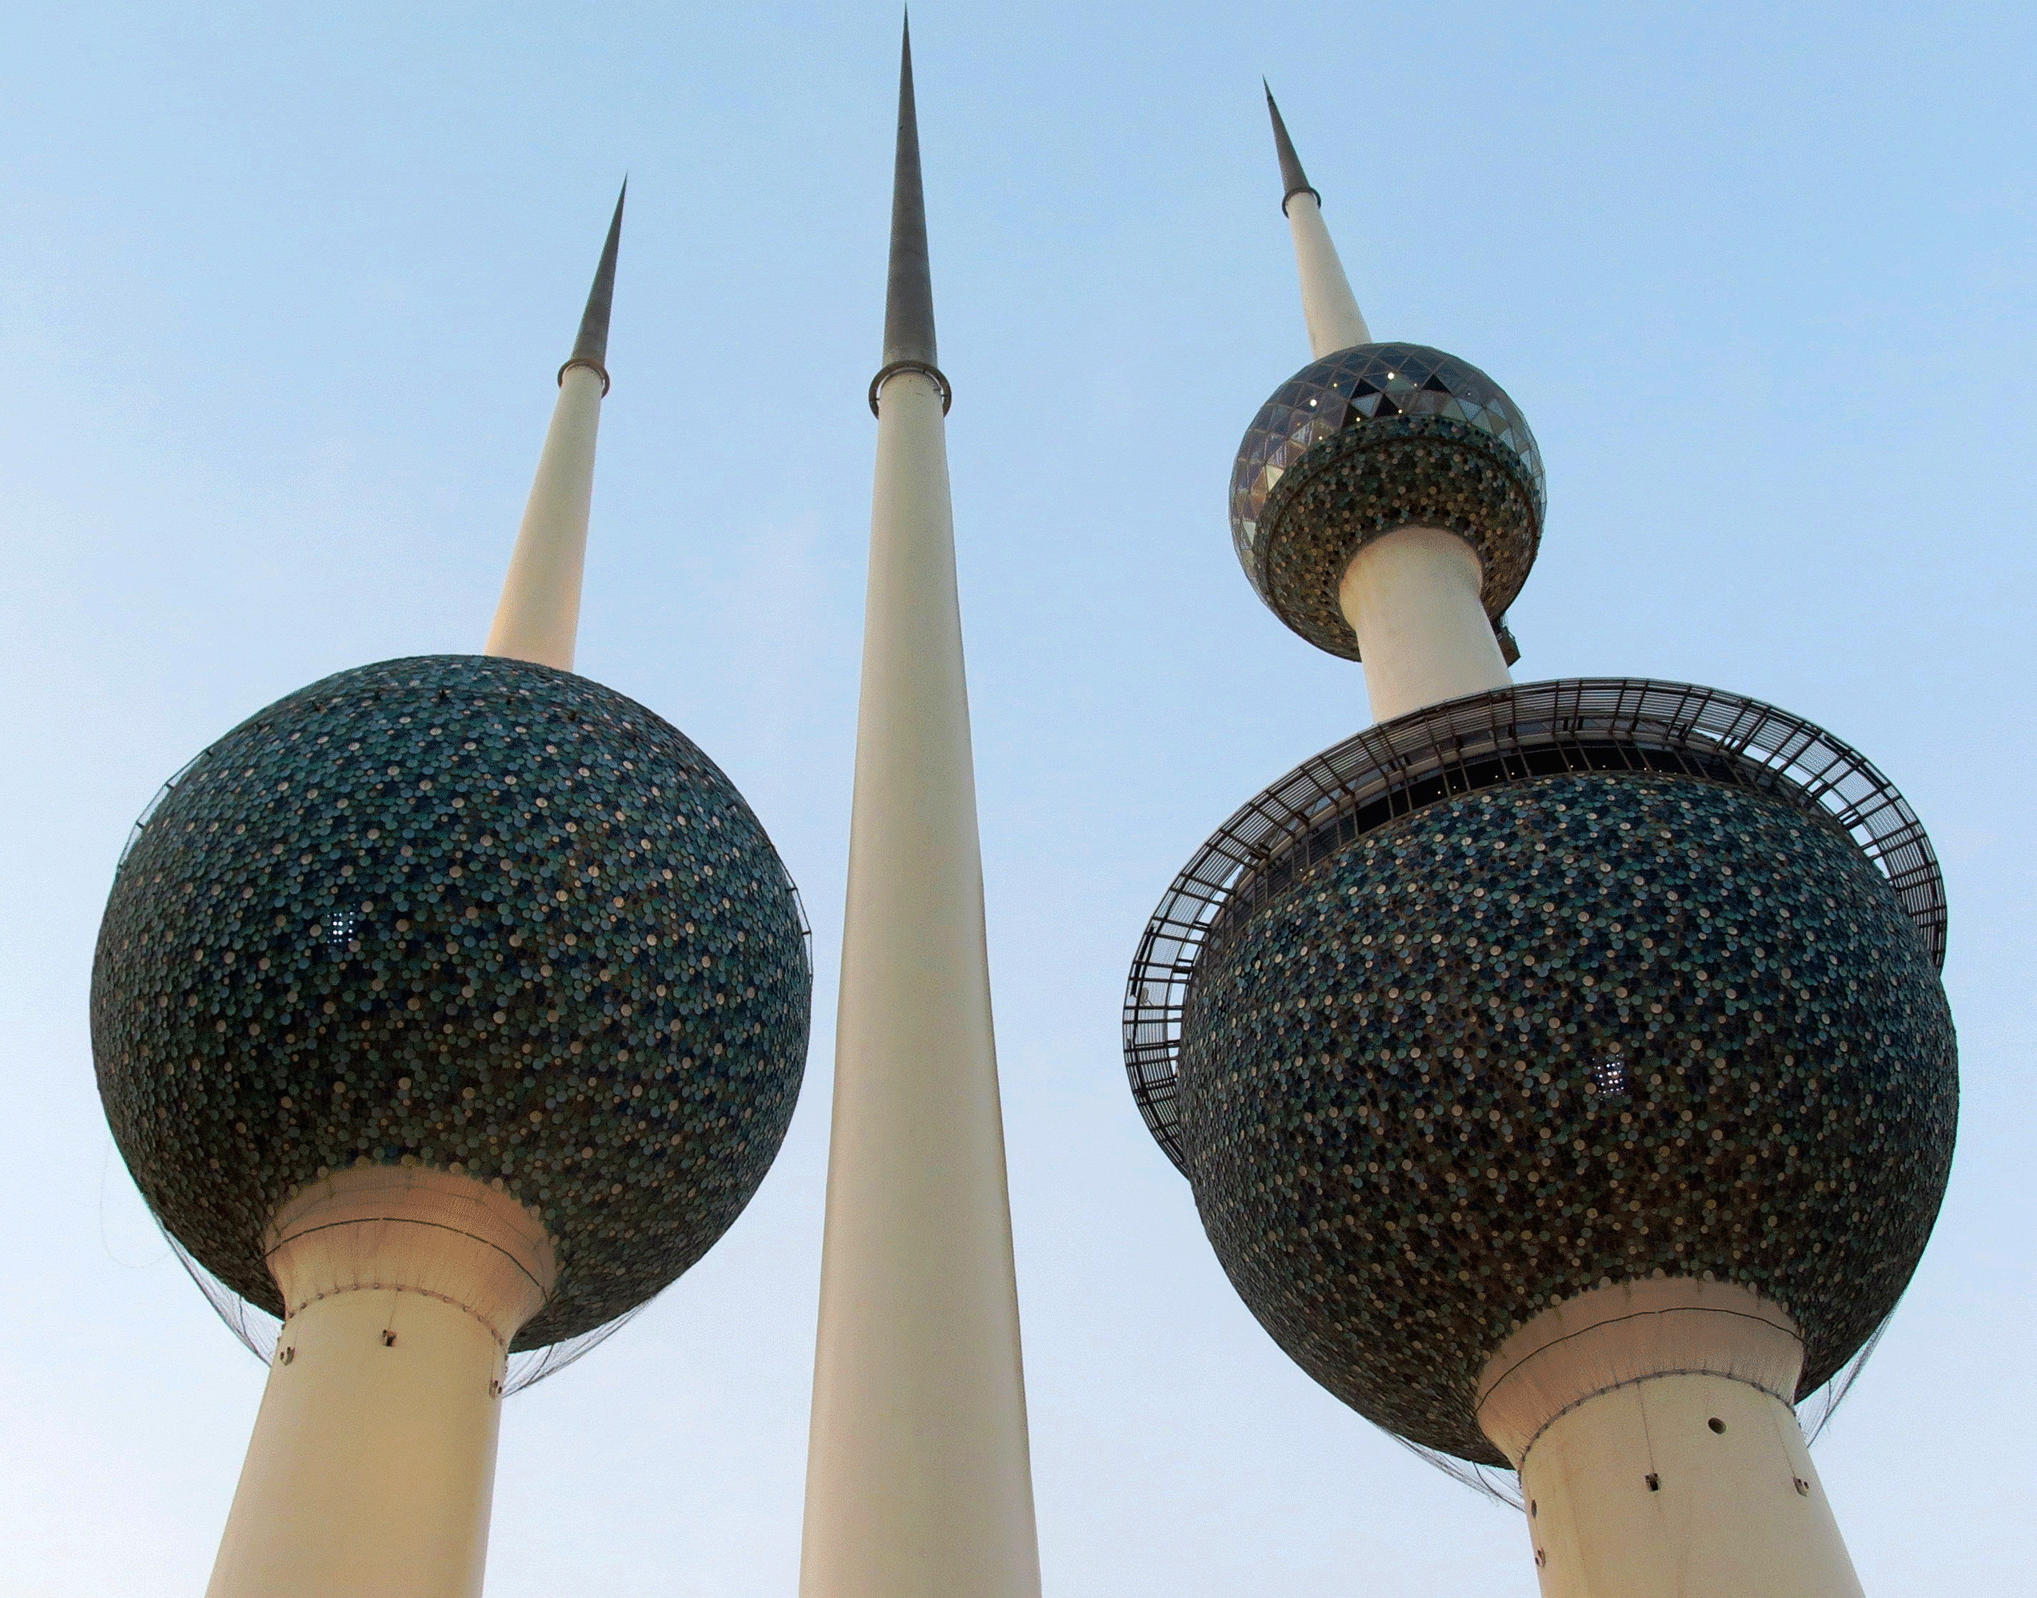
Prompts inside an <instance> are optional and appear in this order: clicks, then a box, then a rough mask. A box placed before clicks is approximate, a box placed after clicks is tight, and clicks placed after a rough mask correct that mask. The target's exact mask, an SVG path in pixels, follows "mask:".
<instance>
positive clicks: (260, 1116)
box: [92, 655, 811, 1348]
mask: <svg viewBox="0 0 2037 1598" xmlns="http://www.w3.org/2000/svg"><path fill="white" fill-rule="evenodd" d="M810 997H811V974H810V971H809V966H808V961H807V955H806V947H805V937H804V932H803V928H802V924H801V919H800V915H799V910H798V906H797V901H796V899H795V897H794V893H793V888H792V884H791V881H790V880H789V879H788V877H787V876H786V874H785V870H784V867H783V866H782V865H781V864H780V862H779V859H778V855H777V852H776V851H775V850H774V849H773V848H772V846H771V842H770V840H769V839H768V838H767V837H766V836H765V834H764V831H763V829H762V827H760V826H759V825H758V823H757V819H756V817H755V816H754V815H753V814H752V813H751V811H750V809H749V807H748V806H747V805H746V804H745V803H744V802H743V799H742V796H741V795H740V794H738V793H737V792H736V790H735V788H734V787H733V786H732V785H731V784H730V783H729V781H728V779H727V778H726V777H724V776H723V775H722V773H721V771H720V770H719V769H718V768H717V767H716V766H715V764H714V763H713V762H712V761H711V760H709V759H708V758H707V756H706V755H704V754H702V753H701V751H700V750H699V749H698V748H696V747H695V746H694V744H693V743H692V742H691V741H689V740H688V739H687V738H686V737H685V736H684V735H683V734H682V733H680V732H679V731H678V730H677V729H676V728H674V727H672V726H671V725H670V724H668V723H667V722H665V721H664V720H663V719H661V718H660V717H658V716H657V715H655V714H653V713H652V712H651V711H649V710H646V709H645V708H644V707H643V706H641V705H639V704H636V703H634V702H633V701H631V700H629V699H626V698H624V697H623V696H622V695H620V694H617V693H614V692H612V691H611V690H609V689H606V688H603V687H601V686H600V685H599V684H596V683H593V682H589V681H588V680H587V679H585V678H583V677H577V676H574V675H573V674H571V673H569V672H562V671H556V670H553V669H552V668H550V667H546V666H539V665H533V664H531V663H528V662H524V661H516V660H505V659H494V658H488V657H481V656H465V655H460V656H436V657H425V658H420V659H411V660H396V661H387V662H384V663H382V664H380V665H375V666H367V667H363V668H361V669H359V670H356V671H348V672H342V673H340V674H339V675H337V676H334V677H329V678H327V679H325V680H324V681H323V682H320V683H316V684H314V685H312V686H311V687H309V688H306V689H304V690H303V691H301V692H299V693H296V694H293V695H291V696H290V697H289V698H287V699H284V700H281V701H279V702H278V703H277V704H274V705H272V706H270V707H269V708H268V709H267V710H264V711H262V712H260V713H259V714H257V715H255V716H253V717H252V718H250V719H249V720H248V721H246V722H244V723H243V724H242V725H241V726H239V727H237V728H235V729H234V730H233V731H232V732H230V733H228V734H227V735H226V736H225V737H224V738H222V739H220V741H219V742H218V743H216V744H214V745H213V746H212V747H211V748H210V749H208V750H207V751H206V752H205V753H204V754H203V755H201V756H200V757H199V758H198V760H197V761H195V762H194V763H193V764H192V765H191V766H190V767H189V768H188V769H187V770H186V771H185V772H184V773H182V774H181V775H180V777H178V778H177V779H175V780H174V781H173V783H172V784H171V786H170V787H169V788H168V789H167V790H166V791H165V792H164V794H163V795H162V796H161V797H160V798H159V800H158V802H157V804H156V805H155V806H154V807H152V809H151V811H150V812H149V814H148V815H146V816H145V817H144V820H143V824H142V825H141V826H140V827H139V828H138V830H137V834H136V837H135V839H134V841H133V842H132V844H131V846H130V848H129V851H128V853H127V854H126V856H125V857H124V859H123V860H122V862H121V866H120V870H119V873H118V875H117V876H116V878H115V881H114V886H113V893H112V897H111V900H110V902H109V903H108V905H107V910H106V918H105V921H104V923H103V924H102V927H101V929H100V938H99V948H98V956H97V961H96V965H95V968H94V972H93V995H92V1040H93V1052H94V1055H95V1057H96V1060H97V1065H98V1073H99V1085H100V1093H101V1096H102V1097H103V1099H104V1101H105V1104H106V1110H107V1116H108V1119H109V1120H110V1121H111V1123H112V1127H113V1133H114V1138H115V1141H116V1142H117V1143H118V1144H119V1146H120V1150H121V1153H122V1155H123V1156H124V1157H125V1159H126V1160H127V1163H128V1167H129V1169H130V1170H132V1171H133V1173H134V1176H135V1180H136V1181H137V1183H138V1184H139V1185H140V1187H141V1190H142V1193H143V1195H144V1197H145V1198H146V1199H147V1200H148V1203H149V1205H150V1207H151V1208H152V1209H153V1210H154V1211H155V1213H156V1214H157V1216H158V1217H159V1218H160V1219H161V1220H162V1222H163V1224H164V1225H165V1226H166V1227H167V1228H168V1229H169V1231H170V1232H171V1233H172V1235H174V1236H175V1237H176V1238H177V1239H178V1240H179V1241H180V1242H181V1243H182V1244H183V1245H184V1246H185V1247H186V1248H187V1249H189V1250H190V1251H191V1253H192V1254H193V1255H194V1256H195V1257H196V1258H197V1259H198V1260H199V1261H200V1263H202V1264H203V1265H204V1266H205V1267H206V1269H208V1270H209V1271H211V1272H212V1273H213V1274H214V1275H216V1276H218V1277H219V1278H220V1279H221V1280H222V1281H224V1282H225V1283H226V1284H227V1285H228V1286H229V1287H231V1288H232V1289H233V1290H234V1291H236V1292H238V1293H240V1294H241V1295H242V1296H243V1297H245V1298H247V1299H248V1300H249V1301H251V1302H253V1303H255V1304H258V1305H260V1306H261V1307H263V1308H265V1309H267V1310H270V1311H271V1312H275V1313H280V1310H281V1304H280V1301H279V1299H278V1296H277V1292H276V1288H275V1284H274V1282H273V1281H272V1280H271V1278H270V1276H269V1273H268V1270H267V1267H266V1265H265V1263H264V1260H263V1253H262V1248H263V1232H264V1229H265V1228H266V1226H267V1225H268V1222H269V1219H270V1217H271V1216H272V1215H273V1214H274V1213H275V1210H276V1208H277V1206H278V1205H279V1204H280V1203H282V1202H283V1201H284V1200H285V1199H287V1198H288V1197H289V1196H290V1195H291V1193H292V1192H294V1191H295V1190H296V1189H297V1188H298V1187H300V1186H301V1185H303V1184H304V1183H307V1182H311V1181H314V1180H317V1179H319V1178H321V1177H324V1176H326V1175H327V1174H328V1173H329V1172H331V1171H332V1170H335V1169H338V1168H341V1167H344V1166H349V1165H362V1164H400V1165H425V1166H433V1167H437V1168H441V1169H444V1170H448V1171H451V1172H454V1173H460V1174H466V1175H470V1176H472V1177H474V1178H476V1179H477V1180H480V1181H483V1182H487V1183H489V1184H491V1185H492V1186H494V1187H496V1188H499V1189H501V1190H503V1191H505V1192H507V1193H508V1194H510V1195H511V1196H512V1197H514V1198H516V1199H517V1200H518V1201H520V1202H521V1203H523V1204H525V1205H527V1206H528V1207H529V1208H530V1209H532V1210H533V1211H535V1212H536V1213H537V1214H539V1215H540V1216H541V1217H542V1218H543V1220H544V1223H545V1226H546V1228H547V1229H548V1231H549V1232H550V1233H551V1236H552V1239H553V1242H554V1245H555V1247H556V1248H557V1250H558V1255H559V1261H560V1276H559V1282H558V1285H557V1288H556V1290H555V1292H554V1294H553V1297H552V1299H551V1300H550V1302H549V1303H548V1304H547V1305H546V1307H545V1308H544V1309H543V1310H541V1311H540V1312H539V1313H538V1315H537V1316H536V1317H534V1318H533V1319H532V1320H531V1322H530V1323H529V1324H528V1325H527V1326H526V1327H525V1328H524V1330H523V1332H522V1334H521V1335H520V1336H519V1338H518V1340H517V1347H519V1348H536V1347H541V1346H544V1345H545V1344H548V1343H552V1342H556V1341H559V1340H561V1339H564V1338H568V1337H573V1336H577V1335H579V1334H580V1333H582V1332H586V1331H589V1330H592V1329H593V1328H595V1327H598V1326H600V1325H602V1324H604V1323H605V1322H607V1321H609V1320H611V1319H613V1318H614V1317H615V1316H617V1315H620V1314H622V1313H624V1312H625V1311H627V1310H629V1309H631V1308H633V1307H634V1306H636V1305H637V1304H640V1303H642V1302H643V1301H644V1300H645V1299H647V1298H649V1297H651V1296H652V1295H653V1294H654V1293H656V1292H658V1291H659V1290H660V1289H661V1288H663V1287H664V1286H665V1285H667V1284H668V1283H669V1282H671V1281H672V1280H673V1279H674V1278H675V1277H677V1276H678V1275H679V1274H680V1273H681V1272H683V1271H684V1270H686V1269H687V1268H688V1267H689V1266H691V1265H692V1264H693V1263H694V1261H695V1260H697V1259H699V1258H700V1256H701V1255H702V1254H703V1253H705V1252H706V1251H707V1249H708V1248H709V1246H711V1245H712V1244H713V1242H714V1241H715V1239H716V1238H717V1237H719V1236H720V1235H721V1233H722V1232H723V1231H724V1230H725V1229H726V1228H727V1227H728V1225H729V1223H730V1222H732V1221H733V1220H734V1219H735V1217H736V1215H737V1214H738V1213H739V1212H740V1211H741V1210H742V1208H743V1206H744V1204H745V1203H747V1202H748V1200H749V1197H750V1195H751V1193H752V1192H754V1191H755V1189H756V1186H757V1184H758V1183H759V1182H760V1181H761V1180H762V1178H763V1175H764V1172H765V1171H766V1169H767V1168H768V1167H769V1165H770V1163H771V1160H772V1158H773V1157H774V1155H775V1154H776V1152H777V1149H778V1145H779V1142H780V1140H781V1139H782V1138H783V1136H784V1132H785V1127H786V1125H787V1123H788V1121H789V1120H790V1118H791V1115H792V1108H793V1103H794V1100H795V1098H796V1097H797V1094H798V1090H799V1082H800V1076H801V1072H802V1070H803V1067H804V1062H805V1053H806V1035H807V1017H808V1006H809V1001H810Z"/></svg>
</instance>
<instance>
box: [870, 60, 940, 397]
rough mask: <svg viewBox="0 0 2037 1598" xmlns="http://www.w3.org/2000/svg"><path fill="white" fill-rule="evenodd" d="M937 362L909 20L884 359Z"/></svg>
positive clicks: (894, 362) (901, 82)
mask: <svg viewBox="0 0 2037 1598" xmlns="http://www.w3.org/2000/svg"><path fill="white" fill-rule="evenodd" d="M902 363H905V364H913V365H921V366H932V367H938V366H939V365H940V357H939V354H938V352H937V351H936V349H935V346H934V280H933V274H932V272H931V271H930V269H929V268H928V265H927V201H926V192H925V190H924V189H923V188H922V187H921V186H920V173H919V113H918V111H917V110H916V108H915V107H914V105H913V98H912V23H911V21H910V20H908V21H907V22H906V25H905V39H904V43H903V45H902V46H901V48H900V51H899V62H898V160H897V165H896V167H895V168H894V169H893V173H892V179H891V276H890V281H889V283H888V284H887V286H886V288H885V294H884V364H885V365H886V366H887V367H890V366H897V365H900V364H902Z"/></svg>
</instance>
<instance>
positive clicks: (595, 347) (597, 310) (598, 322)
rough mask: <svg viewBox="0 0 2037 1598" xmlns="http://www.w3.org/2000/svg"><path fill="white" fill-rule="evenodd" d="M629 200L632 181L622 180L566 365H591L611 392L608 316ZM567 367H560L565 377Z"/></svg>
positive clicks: (613, 293)
mask: <svg viewBox="0 0 2037 1598" xmlns="http://www.w3.org/2000/svg"><path fill="white" fill-rule="evenodd" d="M628 198H629V179H628V178H624V179H623V180H622V192H621V193H620V194H618V195H616V197H615V215H614V217H612V218H611V219H610V221H609V224H608V239H607V241H606V242H605V243H604V244H603V245H602V246H601V264H600V265H599V266H597V267H596V268H595V269H594V287H593V288H591V289H589V290H588V291H587V309H586V310H585V311H584V312H583V313H582V314H581V317H580V336H579V337H578V338H576V339H574V340H573V353H572V354H571V355H569V356H567V357H566V366H591V367H593V368H594V370H595V371H597V372H599V373H600V374H601V391H602V392H603V393H604V394H605V393H607V392H608V313H609V310H610V308H611V307H612V306H613V305H614V303H615V257H616V252H617V251H618V250H619V249H620V248H621V247H622V204H623V201H624V200H626V199H628ZM566 366H562V367H560V368H559V375H560V376H561V377H564V376H565V373H566Z"/></svg>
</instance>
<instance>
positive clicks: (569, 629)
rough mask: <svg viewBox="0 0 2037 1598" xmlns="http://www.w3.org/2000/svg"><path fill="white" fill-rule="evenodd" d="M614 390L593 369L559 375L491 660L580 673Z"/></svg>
mask: <svg viewBox="0 0 2037 1598" xmlns="http://www.w3.org/2000/svg"><path fill="white" fill-rule="evenodd" d="M606 386H607V379H606V378H604V377H603V376H602V375H601V373H600V372H599V371H598V370H597V369H595V368H593V367H589V366H569V367H567V368H566V370H565V371H563V372H561V373H560V374H559V401H558V404H556V405H555V406H553V407H552V425H551V427H550V429H549V430H548V431H547V432H546V433H545V448H544V453H543V454H541V455H540V456H539V457H538V470H537V476H536V477H535V479H533V481H532V483H531V487H530V501H529V503H528V504H527V505H526V506H525V507H524V513H523V525H522V526H521V527H520V528H519V529H518V530H517V534H516V550H515V552H514V553H513V554H512V555H511V556H510V557H509V576H508V578H507V579H506V580H505V581H504V582H503V585H502V600H501V603H500V604H499V605H498V606H497V607H496V611H495V623H494V625H493V626H491V627H490V628H489V629H488V645H487V648H486V649H485V651H484V653H486V654H490V655H508V656H510V657H511V658H513V659H516V660H534V661H536V662H538V664H540V665H543V666H557V667H558V668H559V669H560V670H561V671H571V670H572V669H573V651H574V643H575V640H576V639H577V638H578V636H579V632H580V578H581V573H582V571H583V569H584V568H585V566H586V563H587V516H588V510H589V507H590V506H591V505H592V503H593V499H594V441H595V435H596V433H597V432H598V431H599V430H600V427H601V391H602V389H603V388H604V387H606Z"/></svg>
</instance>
